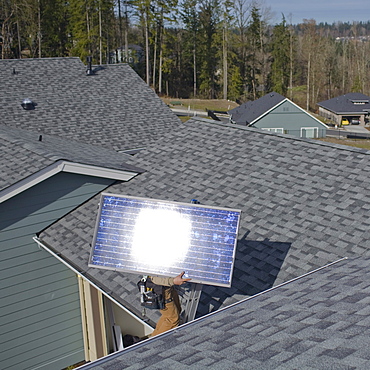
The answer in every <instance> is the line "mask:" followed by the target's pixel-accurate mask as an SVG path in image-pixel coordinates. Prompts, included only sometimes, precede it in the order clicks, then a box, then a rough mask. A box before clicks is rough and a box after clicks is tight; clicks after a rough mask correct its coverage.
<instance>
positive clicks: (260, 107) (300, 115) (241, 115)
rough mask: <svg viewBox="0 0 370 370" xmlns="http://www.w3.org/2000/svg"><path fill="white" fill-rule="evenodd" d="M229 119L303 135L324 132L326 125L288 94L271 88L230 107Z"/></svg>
mask: <svg viewBox="0 0 370 370" xmlns="http://www.w3.org/2000/svg"><path fill="white" fill-rule="evenodd" d="M228 113H229V115H230V116H231V122H233V123H236V124H238V125H243V126H247V127H255V128H259V129H262V130H267V131H270V132H275V133H279V134H289V135H293V136H297V137H304V138H320V137H325V136H326V129H327V126H326V125H325V124H324V123H322V122H321V121H319V120H318V119H317V118H315V117H314V116H312V115H311V114H309V113H307V112H306V111H305V110H303V109H302V108H300V107H299V106H298V105H297V104H295V103H293V102H292V101H291V100H289V99H288V98H285V97H284V96H282V95H280V94H278V93H276V92H271V93H269V94H267V95H265V96H263V97H262V98H260V99H257V100H255V101H249V102H246V103H244V104H242V105H241V106H240V107H237V108H234V109H232V110H230V111H229V112H228Z"/></svg>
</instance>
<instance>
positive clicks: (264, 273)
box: [198, 233, 291, 316]
mask: <svg viewBox="0 0 370 370" xmlns="http://www.w3.org/2000/svg"><path fill="white" fill-rule="evenodd" d="M247 235H248V233H246V234H245V235H244V236H243V237H242V238H241V239H240V240H239V241H238V243H237V247H236V255H235V265H234V273H233V280H232V285H231V287H230V288H222V287H213V286H209V285H205V286H203V290H202V296H201V299H200V303H199V308H198V315H199V314H200V316H202V315H203V314H205V313H208V312H214V311H217V310H218V309H219V308H220V307H222V306H227V305H229V304H233V303H235V302H237V301H238V300H239V299H238V296H239V295H240V299H241V298H243V297H245V296H252V295H255V294H258V293H260V292H262V291H265V290H266V289H270V288H272V287H273V286H274V283H275V281H276V279H277V276H278V274H279V272H280V270H281V267H282V265H283V263H284V260H285V257H286V256H287V254H288V251H289V249H290V247H291V243H283V242H275V241H270V240H269V239H264V240H263V241H257V240H247Z"/></svg>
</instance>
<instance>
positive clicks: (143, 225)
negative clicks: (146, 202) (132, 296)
mask: <svg viewBox="0 0 370 370" xmlns="http://www.w3.org/2000/svg"><path fill="white" fill-rule="evenodd" d="M190 236H191V221H190V220H189V219H188V218H187V217H186V216H183V215H181V214H180V213H179V212H178V211H176V210H169V209H142V210H141V211H140V213H139V214H138V216H137V219H136V222H135V227H134V232H133V243H132V254H133V258H134V259H135V261H137V263H142V264H150V265H152V266H153V267H154V266H162V267H170V266H171V265H172V264H173V263H174V262H175V261H177V262H181V261H183V260H184V258H185V257H186V253H187V251H188V249H189V246H190V239H191V237H190Z"/></svg>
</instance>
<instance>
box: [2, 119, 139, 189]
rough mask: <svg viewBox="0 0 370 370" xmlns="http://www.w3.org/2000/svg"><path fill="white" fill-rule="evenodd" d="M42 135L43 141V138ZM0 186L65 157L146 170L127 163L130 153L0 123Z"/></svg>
mask: <svg viewBox="0 0 370 370" xmlns="http://www.w3.org/2000/svg"><path fill="white" fill-rule="evenodd" d="M40 139H41V141H40ZM0 150H1V159H2V160H1V163H0V173H1V175H0V190H3V189H5V188H7V187H8V186H10V185H14V184H15V183H17V182H19V181H20V180H23V179H25V178H27V177H29V176H30V175H33V174H35V173H37V172H39V171H41V170H42V169H44V168H46V167H48V166H50V165H51V164H53V163H55V162H57V161H60V160H65V161H69V162H74V163H81V164H85V165H92V166H99V167H104V168H110V169H116V170H121V171H132V172H143V170H142V169H139V168H138V167H134V166H132V165H129V164H126V163H125V161H126V160H129V155H127V154H122V153H117V152H116V151H114V150H111V149H106V148H102V147H98V146H94V145H88V144H83V143H79V142H76V141H72V140H66V139H61V138H58V137H55V136H51V135H45V134H43V135H41V138H40V135H39V134H37V133H35V132H30V131H25V130H21V129H16V128H12V127H8V126H5V125H1V124H0Z"/></svg>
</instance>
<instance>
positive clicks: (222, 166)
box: [41, 119, 370, 320]
mask: <svg viewBox="0 0 370 370" xmlns="http://www.w3.org/2000/svg"><path fill="white" fill-rule="evenodd" d="M195 138H196V139H195ZM230 143H233V145H231V144H230ZM208 158H211V159H212V160H210V161H208V160H207V159H208ZM251 158H252V159H251ZM369 159H370V153H369V152H368V151H366V150H362V149H356V148H350V147H345V146H340V145H331V144H324V143H321V142H318V141H314V140H304V139H295V138H292V137H289V136H283V135H281V136H280V135H274V134H270V133H267V132H261V131H258V130H255V129H250V128H245V127H241V126H235V125H225V124H218V123H212V122H210V121H207V120H202V119H192V120H190V121H188V122H187V123H186V124H183V125H180V126H179V127H178V128H177V129H176V130H172V131H171V132H170V133H168V134H167V135H164V136H163V138H162V140H161V143H160V144H158V145H152V146H151V147H150V148H148V149H147V150H145V151H143V152H141V153H140V154H138V155H137V156H135V157H133V158H132V159H131V162H130V163H131V164H133V165H137V166H139V167H142V168H145V169H147V172H145V173H143V174H141V175H139V176H137V177H135V178H134V179H133V180H131V181H129V182H126V183H122V184H116V185H114V186H111V187H110V188H109V189H108V191H109V192H111V193H117V194H125V195H129V196H139V197H149V198H157V199H164V200H171V201H180V202H185V203H186V202H189V201H190V200H191V199H193V198H196V199H198V200H199V201H200V202H201V203H203V204H208V205H215V206H220V207H230V208H236V209H241V210H242V218H241V225H240V230H239V237H238V244H237V250H236V260H235V268H234V275H233V281H232V287H231V288H215V287H211V286H204V287H203V291H202V296H201V301H200V305H199V309H198V315H199V316H200V315H204V314H205V313H207V312H210V311H214V310H217V309H219V308H221V307H224V306H227V305H229V304H232V303H234V302H237V301H238V300H240V299H241V298H243V297H246V296H250V295H253V294H256V293H258V292H261V291H264V290H266V289H268V288H271V287H272V286H275V285H277V284H280V283H282V282H284V281H287V280H289V279H291V278H294V277H297V276H300V275H302V274H304V273H306V272H309V271H312V270H313V269H315V268H318V267H321V266H323V265H325V264H327V263H330V262H332V261H335V260H337V259H339V258H341V257H345V256H355V255H359V254H361V255H369V249H368V247H367V244H368V237H369V228H368V225H369V223H368V219H369V205H370V176H367V175H369V174H370V162H369ZM313 162H314V163H315V166H311V164H312V163H313ZM354 162H357V163H358V164H359V165H361V166H362V172H361V180H359V179H358V177H357V176H358V175H357V171H353V170H352V169H353V163H354ZM311 169H312V170H311ZM328 171H329V175H328ZM364 175H365V176H364ZM328 176H329V177H331V179H330V181H329V180H328ZM359 188H360V189H361V194H359V193H358V189H359ZM97 203H98V197H96V198H95V199H93V200H92V201H90V202H88V203H86V204H85V205H83V206H82V207H80V208H79V209H78V210H76V211H75V212H73V213H71V214H70V215H69V216H68V217H66V218H65V219H64V220H63V219H62V220H60V222H58V224H56V225H55V226H53V227H51V228H49V229H48V230H46V231H45V232H44V233H43V234H42V235H41V238H42V239H43V240H44V241H45V242H47V243H48V244H49V245H51V246H53V247H54V248H55V249H57V250H58V252H60V253H62V255H64V254H65V253H66V252H68V253H72V254H73V255H74V256H75V259H76V261H77V262H78V263H79V264H80V266H81V268H82V269H83V270H87V260H84V259H83V258H82V257H81V252H82V250H83V251H84V254H87V253H88V252H89V250H90V243H91V240H92V235H93V227H94V226H93V225H94V222H93V220H94V219H95V217H96V205H97ZM354 203H356V204H357V206H356V207H353V206H352V205H353V204H354ZM75 218H78V219H79V223H80V225H81V227H83V233H81V235H77V233H78V228H77V229H76V227H74V228H72V225H74V224H75V222H74V219H75ZM69 219H70V220H71V221H70V222H67V220H69ZM354 220H356V221H354ZM60 229H62V230H63V229H64V230H69V236H68V238H63V240H61V239H59V238H55V237H54V235H55V233H56V230H60ZM92 270H93V269H90V270H88V271H89V272H91V271H92ZM115 274H117V273H114V272H110V275H106V276H107V279H106V280H101V281H100V285H101V287H102V288H103V289H106V290H108V291H114V290H115V289H117V286H116V284H113V283H112V281H111V280H113V279H114V276H115ZM123 275H124V276H125V277H127V276H128V275H126V274H123ZM135 278H136V277H135ZM127 280H128V281H130V277H127ZM133 281H135V280H133ZM121 289H122V292H125V294H135V295H137V291H136V290H135V289H133V290H131V291H130V290H128V291H125V288H124V287H123V288H121ZM120 291H121V290H120ZM121 299H122V298H121ZM131 301H132V302H134V300H131ZM122 303H123V304H124V299H122ZM140 311H141V310H140V306H139V303H138V302H137V307H136V311H135V312H137V314H139V313H140ZM152 319H153V320H155V316H153V317H152Z"/></svg>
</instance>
